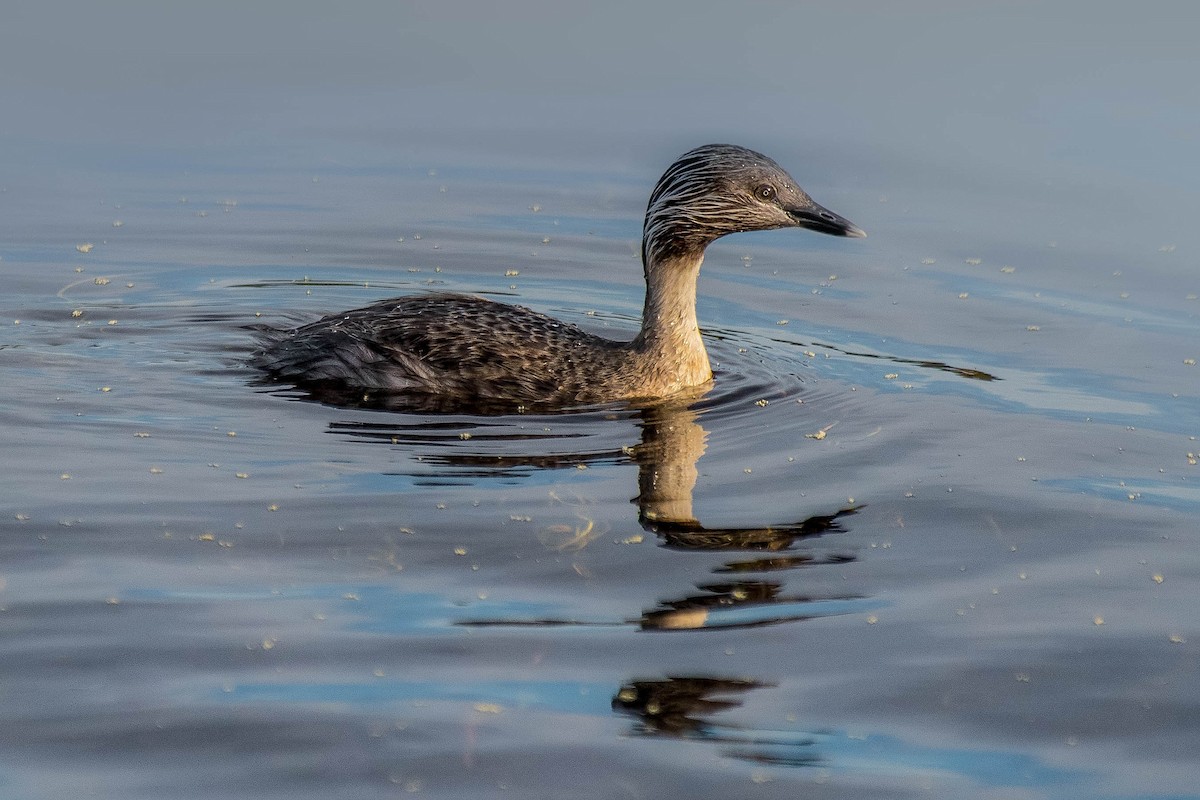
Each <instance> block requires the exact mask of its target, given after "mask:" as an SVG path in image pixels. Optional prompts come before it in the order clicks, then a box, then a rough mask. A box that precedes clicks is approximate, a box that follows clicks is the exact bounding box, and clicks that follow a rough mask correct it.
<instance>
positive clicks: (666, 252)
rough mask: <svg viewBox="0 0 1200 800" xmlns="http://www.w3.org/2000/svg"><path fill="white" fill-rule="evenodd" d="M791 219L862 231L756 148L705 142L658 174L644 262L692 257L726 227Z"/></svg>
mask: <svg viewBox="0 0 1200 800" xmlns="http://www.w3.org/2000/svg"><path fill="white" fill-rule="evenodd" d="M796 227H799V228H809V229H811V230H814V231H819V232H821V233H828V234H832V235H834V236H853V237H862V236H866V235H867V234H866V233H864V232H863V230H862V229H861V228H859V227H857V226H856V225H854V224H853V223H852V222H850V221H849V220H848V219H845V218H844V217H842V216H839V215H838V214H835V213H833V212H832V211H830V210H829V209H827V208H823V207H822V206H820V205H818V204H817V203H816V202H814V201H813V199H812V198H811V197H809V196H808V195H807V194H806V193H805V192H804V190H803V189H801V188H800V187H799V186H798V185H797V184H796V181H795V179H794V178H792V176H790V175H788V174H787V172H786V171H784V169H783V167H781V166H779V165H778V164H776V163H775V162H774V161H772V160H771V159H769V158H767V157H766V156H764V155H763V154H762V153H756V152H754V151H753V150H748V149H746V148H745V147H738V146H737V145H731V144H707V145H704V146H702V147H697V148H696V149H695V150H691V151H689V152H687V153H684V154H683V155H682V156H680V157H679V159H678V160H677V161H676V162H675V163H674V164H672V165H671V166H670V167H668V168H667V171H666V172H665V173H663V176H662V177H661V178H659V180H658V185H657V186H655V187H654V191H653V192H652V193H651V194H650V204H649V206H648V207H647V208H646V225H645V229H644V231H643V235H642V257H643V260H644V261H645V263H646V266H647V268H649V266H650V265H651V264H652V263H657V262H658V261H661V260H665V259H670V258H675V257H681V256H682V257H691V258H697V257H699V256H700V255H701V254H702V253H703V252H704V248H705V247H707V246H708V245H709V244H710V243H711V242H712V241H713V240H715V239H717V238H719V237H721V236H725V235H726V234H730V233H740V232H742V231H762V230H771V229H773V228H796Z"/></svg>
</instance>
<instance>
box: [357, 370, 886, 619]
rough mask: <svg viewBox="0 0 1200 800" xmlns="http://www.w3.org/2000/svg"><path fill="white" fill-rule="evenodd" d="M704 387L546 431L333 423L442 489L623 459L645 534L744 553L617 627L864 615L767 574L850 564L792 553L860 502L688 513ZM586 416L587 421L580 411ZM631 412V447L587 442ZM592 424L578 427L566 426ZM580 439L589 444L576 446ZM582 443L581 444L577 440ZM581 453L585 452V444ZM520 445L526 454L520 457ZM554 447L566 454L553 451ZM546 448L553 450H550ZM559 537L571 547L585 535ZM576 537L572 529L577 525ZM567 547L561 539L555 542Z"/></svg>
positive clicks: (476, 423)
mask: <svg viewBox="0 0 1200 800" xmlns="http://www.w3.org/2000/svg"><path fill="white" fill-rule="evenodd" d="M702 396H703V391H699V392H696V393H693V394H690V395H684V396H682V397H677V398H674V399H672V400H668V401H660V402H657V403H654V404H650V405H645V406H642V407H634V408H630V407H608V408H603V409H600V410H591V411H585V412H578V413H577V414H575V415H573V416H572V417H565V418H564V419H565V420H567V421H569V422H571V423H572V424H567V425H555V426H554V432H553V433H546V432H545V429H546V428H548V427H549V426H543V425H539V424H537V420H536V419H535V418H531V424H529V425H528V426H523V427H520V428H519V429H518V430H516V431H514V429H513V426H512V424H511V418H510V419H509V420H506V421H505V422H504V423H500V422H499V421H498V420H497V421H496V422H492V421H491V420H489V419H488V418H486V417H478V418H476V419H474V420H473V422H472V425H473V428H472V432H471V433H470V434H469V435H468V436H467V437H466V438H465V439H464V438H463V433H462V430H463V422H462V420H461V418H459V419H448V418H447V419H444V420H442V419H437V418H435V419H434V421H430V420H429V419H428V418H425V419H421V420H414V422H418V423H420V424H413V425H394V424H393V425H387V424H378V423H374V422H353V423H351V422H347V423H334V430H336V431H337V432H338V433H341V434H343V435H347V436H350V437H353V438H357V439H364V440H369V441H376V442H381V443H387V444H391V445H402V446H410V447H417V448H421V449H422V452H421V454H420V457H419V465H420V467H421V469H424V470H433V471H434V472H433V474H430V473H428V472H426V473H424V474H423V475H422V476H421V477H422V478H423V479H425V480H427V481H429V482H431V483H432V482H436V483H440V484H445V483H452V482H454V481H455V480H462V481H463V482H470V481H472V480H474V479H477V478H479V477H486V476H491V477H495V476H497V475H508V476H512V477H519V476H520V475H521V474H523V473H527V472H532V471H535V470H545V469H559V468H561V469H575V468H577V467H578V466H579V465H581V464H585V465H589V466H591V465H596V464H606V463H607V464H620V463H628V462H629V461H630V460H632V461H633V462H634V463H636V464H637V467H638V490H639V491H638V494H637V496H636V497H634V498H633V501H632V502H633V503H635V504H636V506H637V509H638V522H639V524H640V525H641V527H642V529H643V530H645V531H646V532H648V533H652V534H654V535H655V536H657V537H658V539H659V542H660V544H661V546H663V547H665V548H668V549H671V550H677V551H691V552H699V551H705V552H710V553H711V552H728V553H730V554H731V555H732V554H734V553H743V554H753V557H743V558H737V557H732V558H730V559H729V560H726V561H725V562H724V563H723V564H722V565H720V566H718V567H716V568H715V569H714V572H715V573H717V574H719V575H723V576H726V580H724V581H720V582H712V583H701V584H698V585H695V586H693V587H691V589H689V590H688V591H686V592H684V593H682V595H681V596H678V597H668V598H663V599H660V600H658V601H657V603H656V604H655V605H654V606H653V607H650V608H648V609H646V610H645V611H644V612H643V613H642V614H641V615H639V616H638V617H636V618H634V619H631V620H626V621H625V622H623V623H622V624H634V625H637V626H639V627H641V628H642V629H644V630H657V631H673V630H685V629H714V628H721V629H728V628H744V627H758V626H762V625H772V624H779V623H783V622H795V621H799V620H804V619H810V618H812V617H818V616H821V617H824V616H831V615H836V614H846V613H854V612H857V611H862V610H864V609H865V608H866V607H868V606H867V605H866V604H867V603H869V601H868V600H867V599H866V598H862V597H858V596H856V595H833V596H828V595H827V596H820V597H816V596H809V595H805V594H797V593H789V592H787V591H785V586H784V583H783V582H782V581H778V580H771V579H768V578H767V577H765V575H768V574H779V573H781V572H783V571H791V570H796V569H801V568H806V567H814V566H822V565H829V566H836V565H839V564H844V563H847V562H850V561H853V560H854V556H853V555H849V554H845V553H819V552H815V551H811V550H805V551H798V550H796V549H795V548H796V547H797V545H798V544H800V543H801V542H809V541H812V540H814V539H817V538H819V537H825V536H829V535H833V534H840V533H843V532H844V531H845V527H844V524H845V521H846V520H847V519H848V518H849V517H851V516H852V515H854V514H855V513H857V512H858V510H859V509H860V508H861V507H862V506H851V507H844V508H837V509H833V510H831V511H830V512H828V513H823V514H816V515H812V516H808V517H804V518H802V519H799V520H796V521H792V522H784V523H779V524H771V525H749V526H721V527H710V526H707V525H705V524H704V523H702V522H701V521H700V520H699V519H698V518H697V517H696V514H695V512H694V507H693V493H694V490H695V485H696V480H697V477H698V470H697V462H698V461H699V459H700V457H701V456H702V455H703V454H704V452H705V449H706V439H707V437H708V434H707V432H706V431H705V429H704V428H703V427H702V426H701V425H700V422H699V419H700V412H699V411H698V410H696V408H695V407H694V406H695V405H696V403H697V402H698V401H700V400H701V398H702ZM589 415H590V416H589ZM612 417H615V418H617V419H616V420H613V421H619V420H620V419H622V418H624V419H632V420H633V421H635V422H636V424H637V425H638V427H639V428H640V431H641V440H640V442H639V443H638V444H637V445H635V446H632V447H630V446H625V445H621V444H619V443H617V442H613V443H612V444H611V446H607V447H606V446H600V447H595V446H594V444H593V442H592V440H593V439H594V438H595V435H594V432H595V431H596V430H600V431H601V432H602V433H601V435H607V431H605V428H606V427H607V428H610V429H612V430H613V431H614V432H616V433H620V432H623V431H626V430H627V428H625V427H623V426H621V425H619V424H617V425H613V424H611V423H610V422H609V421H608V418H612ZM589 421H590V422H592V423H596V424H598V425H599V427H598V428H597V427H596V426H595V425H586V426H585V425H580V426H579V427H578V428H576V426H575V425H574V424H573V423H575V422H581V423H584V422H589ZM585 443H586V444H585ZM581 444H582V445H584V447H580V445H581ZM589 448H590V449H589ZM519 449H525V450H530V451H534V452H527V453H521V452H519ZM554 449H561V450H563V451H566V452H558V453H556V452H553V450H554ZM547 451H550V452H547ZM560 533H562V534H563V536H564V537H567V540H568V541H569V542H570V543H573V544H578V542H580V541H582V542H583V544H584V545H586V541H587V537H582V538H581V537H580V536H578V535H576V536H571V535H570V534H571V531H566V529H565V528H564V530H563V531H561V532H560ZM576 533H578V532H576ZM564 546H565V545H564ZM469 624H477V625H503V624H509V625H530V624H542V625H562V624H568V623H567V622H566V621H564V620H554V619H539V620H506V621H502V620H486V621H485V620H480V621H477V622H475V623H469Z"/></svg>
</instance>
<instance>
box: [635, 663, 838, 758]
mask: <svg viewBox="0 0 1200 800" xmlns="http://www.w3.org/2000/svg"><path fill="white" fill-rule="evenodd" d="M771 686H772V684H769V683H763V682H761V681H756V680H750V679H745V678H709V677H700V676H676V677H668V678H665V679H661V680H634V681H630V682H629V683H626V684H625V685H624V686H622V687H621V688H620V690H619V691H618V692H617V694H616V696H615V697H613V701H612V707H613V710H614V711H617V712H620V713H623V714H627V715H629V716H631V717H633V718H634V719H635V723H634V732H635V733H636V734H639V735H643V736H669V737H672V738H679V739H696V740H700V741H704V742H710V743H714V744H718V745H724V746H725V754H726V755H728V756H731V757H733V758H740V759H745V760H749V761H755V762H758V763H769V764H776V765H780V766H798V767H807V766H815V765H818V764H820V763H821V758H820V756H819V755H818V754H817V753H816V752H815V750H814V745H816V744H818V742H819V737H818V736H814V735H812V734H809V733H805V732H795V733H790V732H787V731H763V730H756V729H751V728H746V727H743V726H739V725H736V724H732V723H722V722H719V721H718V720H717V719H716V717H717V716H718V715H719V714H721V713H722V712H724V711H730V710H732V709H735V708H737V707H739V706H740V705H741V704H742V700H741V696H742V695H744V694H746V693H747V692H751V691H754V690H755V689H762V688H770V687H771Z"/></svg>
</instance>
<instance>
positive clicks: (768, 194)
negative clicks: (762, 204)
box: [754, 183, 775, 200]
mask: <svg viewBox="0 0 1200 800" xmlns="http://www.w3.org/2000/svg"><path fill="white" fill-rule="evenodd" d="M754 193H755V194H757V195H758V197H759V199H760V200H774V199H775V187H774V186H772V185H770V184H769V183H764V184H763V185H762V186H759V187H758V188H757V189H755V190H754Z"/></svg>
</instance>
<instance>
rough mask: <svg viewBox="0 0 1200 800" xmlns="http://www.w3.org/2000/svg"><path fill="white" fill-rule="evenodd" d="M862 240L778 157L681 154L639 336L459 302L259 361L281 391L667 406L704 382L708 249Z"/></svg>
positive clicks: (341, 321)
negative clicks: (758, 241) (806, 235)
mask: <svg viewBox="0 0 1200 800" xmlns="http://www.w3.org/2000/svg"><path fill="white" fill-rule="evenodd" d="M789 227H799V228H809V229H811V230H814V231H819V232H821V233H828V234H833V235H834V236H853V237H861V236H866V234H865V233H864V232H863V231H862V230H861V229H860V228H858V227H856V226H855V225H853V224H852V223H851V222H850V221H849V220H846V219H844V218H843V217H840V216H838V215H837V214H834V213H833V212H832V211H829V210H827V209H825V208H822V207H821V206H820V205H818V204H817V203H815V202H813V200H812V198H810V197H809V196H808V195H807V194H806V193H805V192H804V190H802V189H801V188H800V187H799V186H797V185H796V181H795V180H793V179H792V177H791V176H790V175H788V174H787V172H785V171H784V170H783V168H782V167H780V166H779V165H778V164H776V163H775V162H774V161H772V160H771V159H769V158H767V157H766V156H764V155H762V154H761V153H756V152H754V151H753V150H747V149H746V148H744V147H737V146H735V145H727V144H710V145H704V146H703V147H697V148H696V149H695V150H692V151H690V152H688V153H684V154H683V155H682V156H680V158H679V160H677V161H676V162H675V163H674V164H672V165H671V166H670V167H669V168H668V169H667V171H666V172H665V173H664V174H663V176H662V178H660V179H659V181H658V185H657V186H655V187H654V191H653V192H652V193H651V195H650V204H649V206H648V207H647V209H646V222H645V226H644V228H643V233H642V264H643V269H644V271H645V276H646V302H645V306H644V310H643V313H642V328H641V330H640V331H638V334H637V336H635V337H634V338H633V340H632V341H628V342H618V341H613V340H611V339H605V338H603V337H600V336H595V335H593V334H591V333H588V332H586V331H584V330H582V329H580V328H578V327H576V326H575V325H570V324H568V323H565V322H560V321H559V320H556V319H553V318H551V317H548V316H545V315H544V314H539V313H537V312H535V311H530V310H529V309H527V308H524V307H522V306H514V305H508V304H505V303H497V302H494V301H491V300H485V299H482V298H479V297H469V296H466V295H459V294H430V295H417V296H411V297H400V298H395V299H392V300H382V301H380V302H377V303H373V304H371V305H369V306H366V307H364V308H359V309H355V310H353V311H346V312H343V313H341V314H334V315H331V316H328V317H324V318H323V319H319V320H317V321H316V322H313V323H310V324H308V325H303V326H301V327H299V328H294V329H292V330H287V331H274V332H270V333H267V334H265V336H266V338H267V340H268V341H267V343H266V344H265V346H264V347H263V349H262V350H260V351H259V352H258V353H256V354H255V355H254V356H253V357H252V363H253V364H254V365H255V366H256V367H258V368H260V369H262V370H264V371H265V372H267V373H268V374H269V375H270V376H271V377H272V378H274V379H275V380H278V381H283V382H286V383H291V384H294V385H297V386H301V387H303V386H306V385H308V386H327V387H328V386H336V387H341V388H343V389H346V390H350V391H357V390H365V391H370V392H375V391H382V392H387V393H396V394H400V395H412V396H414V398H415V397H426V398H435V397H436V398H437V399H438V400H439V401H440V402H442V403H449V404H454V403H461V404H463V405H464V406H470V405H472V404H486V405H490V406H493V407H494V406H497V405H499V406H507V405H511V406H513V407H516V406H532V407H547V406H570V405H577V404H587V403H602V402H608V401H613V400H631V399H650V398H661V397H667V396H669V395H672V394H675V393H677V392H680V391H682V390H684V389H688V388H690V387H695V386H699V385H702V384H704V383H706V382H708V381H709V380H710V379H711V378H712V370H711V368H710V367H709V362H708V353H707V352H705V349H704V341H703V339H701V337H700V329H699V326H698V324H697V322H696V279H697V277H698V276H699V274H700V264H701V262H702V261H703V260H704V249H705V248H706V247H707V246H708V245H709V243H711V242H712V241H714V240H716V239H718V238H719V237H721V236H725V235H726V234H730V233H739V232H742V231H759V230H770V229H773V228H789Z"/></svg>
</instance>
